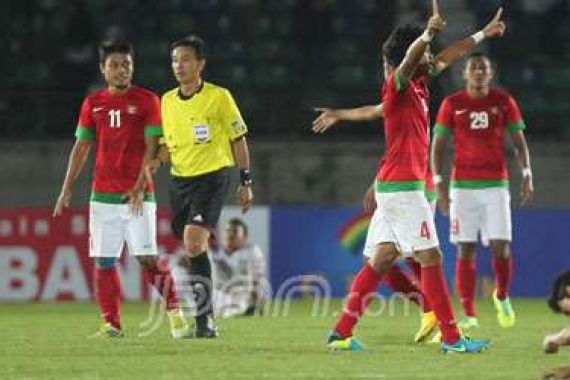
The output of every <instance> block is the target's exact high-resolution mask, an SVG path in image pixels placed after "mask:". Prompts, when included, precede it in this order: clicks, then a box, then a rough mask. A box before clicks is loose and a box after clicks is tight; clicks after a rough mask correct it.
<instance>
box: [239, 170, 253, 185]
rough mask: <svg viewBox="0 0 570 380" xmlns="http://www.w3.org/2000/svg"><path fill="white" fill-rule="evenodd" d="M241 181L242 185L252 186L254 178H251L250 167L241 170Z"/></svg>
mask: <svg viewBox="0 0 570 380" xmlns="http://www.w3.org/2000/svg"><path fill="white" fill-rule="evenodd" d="M239 182H240V184H241V185H242V186H251V185H252V184H253V180H252V179H251V173H250V172H249V169H240V170H239Z"/></svg>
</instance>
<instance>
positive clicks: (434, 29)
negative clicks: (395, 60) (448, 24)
mask: <svg viewBox="0 0 570 380" xmlns="http://www.w3.org/2000/svg"><path fill="white" fill-rule="evenodd" d="M444 26H445V21H443V18H441V16H440V14H439V8H438V5H437V0H433V1H432V16H431V17H430V19H429V20H428V24H427V27H426V29H425V31H424V32H423V34H422V35H421V36H420V37H418V38H417V39H416V40H415V41H414V42H412V44H411V45H410V47H409V48H408V51H407V52H406V55H405V57H404V59H403V60H402V62H401V63H400V65H399V66H398V68H396V80H397V81H399V83H400V85H399V86H398V88H405V87H406V83H407V82H408V81H409V79H410V78H411V77H412V76H414V74H415V72H416V69H417V68H418V66H419V64H420V62H421V60H422V57H423V56H424V54H425V52H426V49H427V47H428V45H429V44H430V42H431V41H432V39H433V38H434V37H435V35H436V34H437V33H439V32H440V31H441V30H442V29H443V27H444Z"/></svg>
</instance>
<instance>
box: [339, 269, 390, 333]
mask: <svg viewBox="0 0 570 380" xmlns="http://www.w3.org/2000/svg"><path fill="white" fill-rule="evenodd" d="M381 280H382V275H378V274H377V273H376V272H375V271H374V269H372V267H371V266H370V265H369V264H364V266H363V267H362V269H361V270H360V272H358V273H357V275H356V277H354V280H353V281H352V286H351V287H350V293H349V294H348V296H347V299H346V302H345V306H344V310H343V311H342V314H341V316H340V318H339V320H338V322H337V324H336V326H335V328H334V330H335V331H336V332H337V333H338V334H339V335H340V336H341V337H343V338H346V337H349V336H352V330H353V329H354V326H355V325H356V322H357V321H358V318H360V317H361V316H362V314H363V313H364V310H365V309H366V307H367V306H368V305H369V304H370V302H371V301H372V298H373V295H374V292H375V291H376V288H377V287H378V284H379V283H380V281H381Z"/></svg>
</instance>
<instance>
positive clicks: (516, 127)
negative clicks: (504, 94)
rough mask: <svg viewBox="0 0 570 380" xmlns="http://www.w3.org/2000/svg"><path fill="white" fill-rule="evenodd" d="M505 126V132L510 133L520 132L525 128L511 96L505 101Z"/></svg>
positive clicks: (517, 107)
mask: <svg viewBox="0 0 570 380" xmlns="http://www.w3.org/2000/svg"><path fill="white" fill-rule="evenodd" d="M505 126H506V128H507V131H509V132H510V133H515V132H518V131H522V130H524V129H525V128H526V126H525V123H524V121H523V118H522V115H521V111H520V109H519V106H518V104H517V102H516V101H515V99H514V98H513V97H512V96H509V98H508V100H507V117H506V123H505Z"/></svg>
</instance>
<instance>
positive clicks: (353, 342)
mask: <svg viewBox="0 0 570 380" xmlns="http://www.w3.org/2000/svg"><path fill="white" fill-rule="evenodd" d="M327 348H328V349H329V350H331V351H355V352H356V351H362V350H363V349H364V347H362V343H360V341H359V340H358V339H356V338H355V337H353V336H349V337H348V338H343V337H341V336H340V335H339V334H338V333H337V332H336V331H333V332H332V333H331V334H330V335H329V338H328V340H327Z"/></svg>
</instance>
